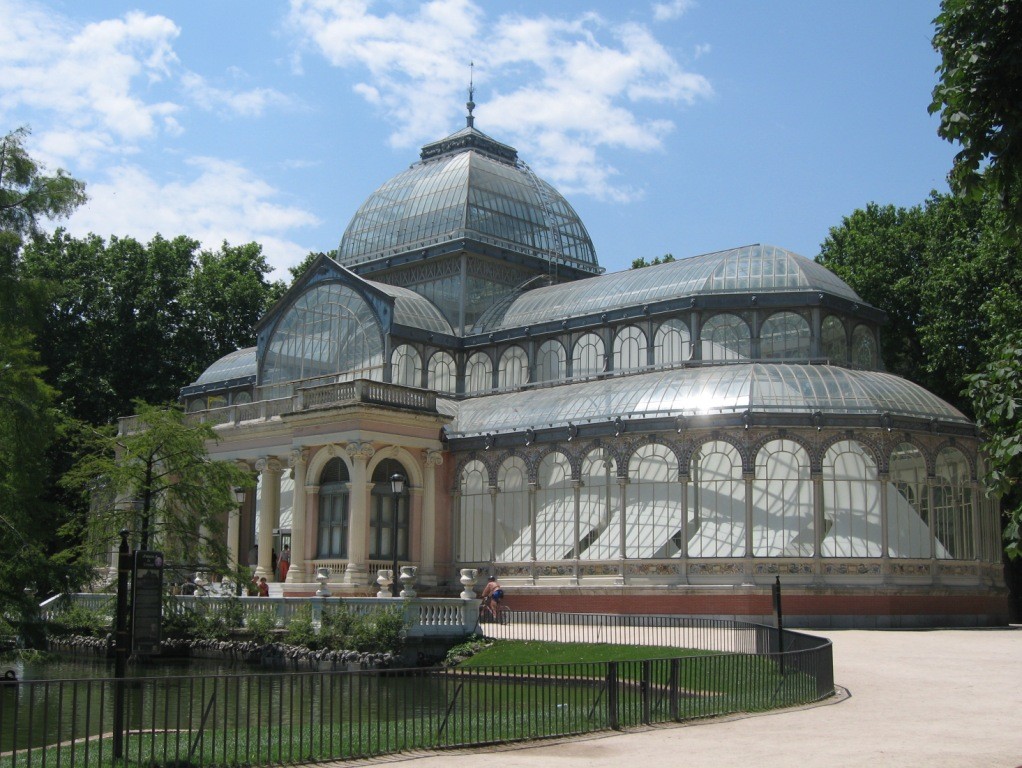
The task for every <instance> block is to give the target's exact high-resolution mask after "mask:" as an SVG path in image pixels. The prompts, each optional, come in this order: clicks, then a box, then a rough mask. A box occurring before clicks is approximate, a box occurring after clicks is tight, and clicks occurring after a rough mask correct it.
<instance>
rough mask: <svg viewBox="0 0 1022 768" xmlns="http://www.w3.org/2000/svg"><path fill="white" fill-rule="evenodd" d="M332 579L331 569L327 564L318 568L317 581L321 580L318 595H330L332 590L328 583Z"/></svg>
mask: <svg viewBox="0 0 1022 768" xmlns="http://www.w3.org/2000/svg"><path fill="white" fill-rule="evenodd" d="M329 579H330V569H329V568H327V567H326V566H323V565H321V566H320V567H319V568H317V569H316V581H318V582H319V589H317V590H316V596H317V597H330V590H329V589H327V587H326V583H327V581H328V580H329Z"/></svg>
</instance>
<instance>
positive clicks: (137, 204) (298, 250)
mask: <svg viewBox="0 0 1022 768" xmlns="http://www.w3.org/2000/svg"><path fill="white" fill-rule="evenodd" d="M188 164H189V165H190V166H191V168H193V169H194V175H192V176H191V177H190V178H187V179H179V180H175V181H170V182H159V181H157V180H156V179H154V178H153V177H152V176H151V175H150V174H149V173H148V172H147V171H145V170H143V169H142V168H140V167H138V166H137V165H130V164H123V165H118V166H116V167H114V168H112V169H111V170H110V172H109V174H108V175H107V178H106V179H105V180H103V181H99V182H93V183H90V184H89V202H88V203H87V204H86V205H85V206H83V207H82V208H80V209H79V210H78V211H76V212H75V214H74V215H73V216H72V217H71V218H70V219H69V220H68V222H67V223H66V224H65V226H66V228H67V229H68V231H70V232H71V233H73V234H75V235H85V234H87V233H89V232H95V233H96V234H98V235H101V236H103V237H106V236H108V235H110V234H118V235H124V234H130V235H131V236H132V237H136V238H139V239H142V240H148V239H149V238H151V237H152V236H153V235H155V234H156V233H158V232H159V233H161V234H163V235H165V236H167V237H174V236H176V235H178V234H182V233H186V234H188V236H189V237H194V238H195V239H197V240H199V241H200V242H201V243H202V244H203V246H204V247H208V248H216V247H218V246H219V245H220V243H221V242H222V241H224V240H227V241H229V242H230V243H232V244H239V243H247V242H249V241H252V240H255V241H257V242H259V243H261V244H262V246H263V250H264V252H265V254H266V258H267V260H268V261H269V262H270V264H272V265H273V266H274V268H275V269H276V270H277V273H278V276H283V274H282V273H283V270H285V269H286V268H287V267H288V266H289V265H291V264H294V263H296V262H297V261H299V260H300V259H301V258H303V257H304V256H305V254H306V253H307V252H308V248H305V247H303V246H301V245H299V244H298V243H296V242H294V241H293V240H291V239H289V238H288V237H287V233H288V232H290V231H291V230H294V229H298V228H301V227H310V226H315V225H316V224H318V223H319V221H318V219H317V218H316V217H315V216H313V215H312V214H311V213H309V212H307V211H304V210H302V209H300V208H297V207H294V206H289V205H286V204H284V203H281V202H279V197H280V193H279V192H278V190H276V189H274V188H273V187H272V186H270V185H269V184H267V183H266V182H265V181H263V180H261V179H259V178H257V177H256V176H255V175H254V174H252V173H251V172H250V171H248V170H247V169H245V168H243V167H242V166H240V165H238V164H236V163H230V162H226V161H223V160H217V159H214V158H195V159H193V160H190V161H189V163H188Z"/></svg>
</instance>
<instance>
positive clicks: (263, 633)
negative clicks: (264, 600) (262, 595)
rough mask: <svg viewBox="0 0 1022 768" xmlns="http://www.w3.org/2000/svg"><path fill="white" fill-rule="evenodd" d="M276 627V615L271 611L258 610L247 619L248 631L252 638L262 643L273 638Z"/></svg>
mask: <svg viewBox="0 0 1022 768" xmlns="http://www.w3.org/2000/svg"><path fill="white" fill-rule="evenodd" d="M276 629H277V615H276V613H274V612H272V611H259V612H257V613H255V614H253V615H252V616H250V617H249V619H248V631H249V632H251V633H252V639H253V640H255V641H256V642H257V643H260V644H262V645H265V644H266V643H268V642H270V640H272V639H273V632H274V630H276Z"/></svg>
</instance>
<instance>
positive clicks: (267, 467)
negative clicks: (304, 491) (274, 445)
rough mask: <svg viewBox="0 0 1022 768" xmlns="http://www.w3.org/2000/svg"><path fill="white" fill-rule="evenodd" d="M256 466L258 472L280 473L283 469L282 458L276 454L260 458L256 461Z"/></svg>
mask: <svg viewBox="0 0 1022 768" xmlns="http://www.w3.org/2000/svg"><path fill="white" fill-rule="evenodd" d="M255 467H256V471H257V472H268V473H271V474H272V473H277V474H279V473H280V472H281V470H282V469H283V465H281V463H280V459H278V458H277V457H276V456H267V457H265V458H262V459H259V461H257V462H256V465H255Z"/></svg>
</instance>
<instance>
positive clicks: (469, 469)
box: [457, 461, 493, 563]
mask: <svg viewBox="0 0 1022 768" xmlns="http://www.w3.org/2000/svg"><path fill="white" fill-rule="evenodd" d="M458 488H459V490H460V491H461V501H460V516H459V519H458V550H457V551H458V561H459V562H462V563H480V562H490V561H491V560H493V510H492V508H491V507H490V480H489V475H488V473H487V472H486V465H485V464H483V463H482V462H481V461H470V462H468V464H466V465H465V469H464V470H463V471H462V473H461V482H460V484H459V486H458Z"/></svg>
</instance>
